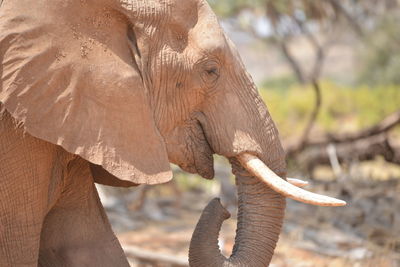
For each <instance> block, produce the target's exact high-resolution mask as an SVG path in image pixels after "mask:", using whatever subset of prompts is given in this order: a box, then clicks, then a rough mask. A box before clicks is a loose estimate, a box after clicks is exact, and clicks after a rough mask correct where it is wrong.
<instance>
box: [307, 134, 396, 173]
mask: <svg viewBox="0 0 400 267" xmlns="http://www.w3.org/2000/svg"><path fill="white" fill-rule="evenodd" d="M332 145H333V144H332ZM334 146H335V149H336V155H337V159H338V161H339V162H346V161H347V162H348V161H351V160H353V159H357V160H359V161H364V160H372V159H374V158H375V157H376V156H382V157H383V158H384V159H385V160H386V161H387V162H391V163H394V164H399V165H400V148H399V147H394V146H393V145H392V144H391V143H390V141H389V139H388V137H387V135H386V134H380V135H374V136H370V137H367V138H363V139H360V140H356V141H352V142H349V143H339V144H334ZM300 162H301V163H302V165H304V166H306V168H307V170H308V171H309V172H310V173H312V170H313V169H314V168H315V167H316V166H318V165H330V164H331V161H330V158H329V154H328V152H327V150H326V149H321V148H320V147H314V148H310V149H308V150H307V151H305V152H304V153H303V154H302V156H301V159H300Z"/></svg>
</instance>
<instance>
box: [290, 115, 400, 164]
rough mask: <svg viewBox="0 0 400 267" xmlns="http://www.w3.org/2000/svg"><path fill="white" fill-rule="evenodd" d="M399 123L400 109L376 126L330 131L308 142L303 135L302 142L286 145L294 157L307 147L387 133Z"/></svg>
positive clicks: (346, 142) (353, 140) (341, 142)
mask: <svg viewBox="0 0 400 267" xmlns="http://www.w3.org/2000/svg"><path fill="white" fill-rule="evenodd" d="M397 125H400V110H398V111H396V112H394V113H392V114H390V115H389V116H387V117H386V118H384V119H383V120H382V121H380V122H379V123H377V124H375V125H374V126H372V127H369V128H366V129H364V130H361V131H359V132H356V133H347V134H333V133H328V134H326V135H325V136H322V137H320V138H313V140H309V139H308V140H306V142H304V137H303V138H302V139H300V142H298V143H296V144H292V145H288V146H287V147H286V153H287V155H288V157H292V156H294V155H296V154H298V153H300V152H302V151H303V150H304V149H305V148H312V147H324V146H327V145H329V144H348V145H350V143H351V142H356V141H359V140H362V139H366V138H369V137H373V136H377V135H381V134H385V133H387V132H388V131H390V130H391V129H393V128H394V127H396V126H397ZM308 134H309V132H308ZM308 134H307V136H308Z"/></svg>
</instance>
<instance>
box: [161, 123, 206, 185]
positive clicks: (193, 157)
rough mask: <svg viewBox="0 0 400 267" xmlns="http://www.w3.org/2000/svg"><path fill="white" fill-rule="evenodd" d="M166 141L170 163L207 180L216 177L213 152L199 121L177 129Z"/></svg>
mask: <svg viewBox="0 0 400 267" xmlns="http://www.w3.org/2000/svg"><path fill="white" fill-rule="evenodd" d="M165 141H166V146H167V152H168V157H169V160H170V162H172V163H174V164H177V165H178V166H179V167H180V168H182V169H183V170H184V171H187V172H189V173H198V174H199V175H201V176H202V177H204V178H206V179H212V178H213V177H214V162H213V157H212V154H213V151H212V149H211V148H210V146H209V144H208V142H207V140H206V137H205V136H204V133H203V131H202V128H201V126H200V125H199V123H198V122H197V121H190V122H187V123H185V124H184V125H182V126H179V127H176V128H175V129H174V130H172V131H171V132H170V133H169V134H168V135H167V136H166V138H165Z"/></svg>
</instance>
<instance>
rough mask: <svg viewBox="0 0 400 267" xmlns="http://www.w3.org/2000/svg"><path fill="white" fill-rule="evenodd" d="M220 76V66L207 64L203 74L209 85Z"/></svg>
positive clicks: (213, 83)
mask: <svg viewBox="0 0 400 267" xmlns="http://www.w3.org/2000/svg"><path fill="white" fill-rule="evenodd" d="M219 76H220V73H219V69H218V66H216V65H212V66H206V68H205V71H204V72H203V74H202V79H203V81H204V82H205V83H206V84H207V85H208V86H213V85H215V83H216V82H217V80H218V78H219Z"/></svg>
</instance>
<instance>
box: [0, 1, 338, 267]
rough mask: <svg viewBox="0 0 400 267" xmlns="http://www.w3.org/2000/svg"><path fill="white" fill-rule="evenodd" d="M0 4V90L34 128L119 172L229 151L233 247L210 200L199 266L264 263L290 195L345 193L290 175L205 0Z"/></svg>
mask: <svg viewBox="0 0 400 267" xmlns="http://www.w3.org/2000/svg"><path fill="white" fill-rule="evenodd" d="M0 15H1V16H0V63H1V64H2V69H0V77H1V83H0V101H1V102H2V103H3V104H4V106H5V108H6V109H7V110H8V111H9V112H10V114H12V116H13V117H14V118H15V119H16V120H18V121H20V122H21V123H22V124H23V125H24V128H25V130H26V131H27V132H28V133H29V134H31V135H33V136H35V137H38V138H41V139H43V140H46V141H49V142H51V143H54V144H58V145H60V146H62V147H63V148H64V149H66V150H67V151H69V152H71V153H74V154H76V155H79V156H81V157H82V158H84V159H86V160H88V161H89V162H91V163H92V164H93V166H97V167H94V173H97V172H96V170H100V171H99V173H101V170H105V171H106V172H103V174H104V173H106V174H108V175H110V176H112V177H117V178H118V179H120V180H121V181H122V182H121V183H122V184H127V183H128V184H157V183H162V182H166V181H168V180H170V179H171V178H172V174H171V170H170V167H169V163H170V162H172V163H175V164H177V165H179V166H180V167H181V168H182V169H184V170H186V171H188V172H191V173H198V174H200V175H201V176H203V177H205V178H208V179H210V178H212V177H213V175H214V171H213V157H212V155H213V154H214V153H216V154H220V155H223V156H225V157H226V158H228V159H229V160H230V162H231V164H232V170H233V173H234V174H235V175H236V184H237V187H238V194H239V216H238V229H237V235H236V244H235V247H234V251H233V254H232V256H231V257H230V258H229V259H226V258H225V257H223V256H222V255H221V254H220V252H219V250H218V247H217V242H216V240H217V237H218V231H219V227H220V226H221V223H222V221H223V220H224V219H226V218H227V217H228V216H227V213H226V211H225V210H224V209H223V208H222V206H221V205H220V204H219V202H218V201H213V202H211V203H210V205H209V206H208V207H207V208H206V209H205V211H204V213H203V215H202V217H201V219H200V221H199V223H198V225H197V228H196V231H195V233H194V236H193V240H192V244H191V248H190V263H191V265H192V266H267V265H268V264H269V262H270V260H271V257H272V253H273V250H274V247H275V245H276V242H277V239H278V235H279V232H280V228H281V225H282V221H283V215H284V207H285V198H284V196H289V197H292V198H295V199H298V200H301V201H304V202H309V203H312V204H318V205H342V204H343V202H341V201H339V200H335V199H331V198H328V197H323V196H319V195H315V194H312V193H309V192H306V191H302V190H301V189H299V188H297V187H295V186H293V185H291V184H289V183H287V182H286V181H285V178H286V167H285V153H284V151H283V149H282V146H281V143H280V140H279V135H278V131H277V129H276V126H275V124H274V123H273V121H272V119H271V116H270V115H269V112H268V110H267V107H266V106H265V104H264V102H263V101H262V99H261V98H260V96H259V94H258V92H257V89H256V87H255V85H254V83H253V81H252V79H251V77H250V75H249V74H248V73H247V72H246V70H245V67H244V66H243V64H242V61H241V59H240V57H239V55H238V53H237V51H236V49H235V46H234V45H233V44H232V42H231V41H230V40H229V38H228V37H227V36H226V35H225V34H224V32H223V30H222V28H221V27H220V25H219V24H218V21H217V18H216V16H215V15H214V13H213V12H212V10H211V9H210V7H209V6H208V4H207V2H206V1H205V0H187V1H180V0H148V1H143V0H136V1H135V0H81V1H72V0H70V1H65V0H53V1H49V0H35V1H33V0H20V1H12V0H4V2H3V4H2V6H1V9H0ZM267 166H268V167H267ZM100 175H101V174H100Z"/></svg>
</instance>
